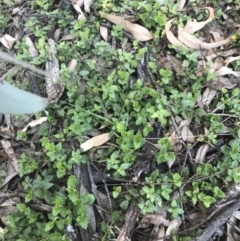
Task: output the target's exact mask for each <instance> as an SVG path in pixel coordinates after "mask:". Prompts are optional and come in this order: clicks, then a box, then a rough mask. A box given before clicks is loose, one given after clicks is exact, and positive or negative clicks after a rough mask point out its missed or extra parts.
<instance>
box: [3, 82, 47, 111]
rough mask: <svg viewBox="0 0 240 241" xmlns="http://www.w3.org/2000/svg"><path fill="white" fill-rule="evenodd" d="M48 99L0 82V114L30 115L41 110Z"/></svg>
mask: <svg viewBox="0 0 240 241" xmlns="http://www.w3.org/2000/svg"><path fill="white" fill-rule="evenodd" d="M47 104H48V99H46V98H42V97H40V96H37V95H34V94H32V93H30V92H27V91H25V90H21V89H19V88H17V87H16V86H14V85H11V84H9V83H8V82H7V81H3V82H2V83H1V82H0V113H3V114H19V115H20V114H31V113H35V112H38V111H41V110H43V109H44V108H45V107H46V106H47Z"/></svg>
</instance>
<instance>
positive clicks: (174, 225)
mask: <svg viewBox="0 0 240 241" xmlns="http://www.w3.org/2000/svg"><path fill="white" fill-rule="evenodd" d="M181 223H182V222H181V221H180V220H172V221H171V222H170V224H169V226H168V228H167V231H166V236H169V235H171V233H172V231H174V230H178V228H179V226H180V225H181Z"/></svg>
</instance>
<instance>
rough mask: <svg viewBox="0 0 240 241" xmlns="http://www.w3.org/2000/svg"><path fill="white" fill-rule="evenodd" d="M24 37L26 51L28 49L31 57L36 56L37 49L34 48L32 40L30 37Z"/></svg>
mask: <svg viewBox="0 0 240 241" xmlns="http://www.w3.org/2000/svg"><path fill="white" fill-rule="evenodd" d="M25 39H26V45H27V46H28V51H29V55H30V56H31V57H36V56H38V51H37V49H36V48H35V45H34V43H33V42H32V40H31V39H30V37H28V36H27V37H25Z"/></svg>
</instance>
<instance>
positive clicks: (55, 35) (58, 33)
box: [53, 28, 62, 42]
mask: <svg viewBox="0 0 240 241" xmlns="http://www.w3.org/2000/svg"><path fill="white" fill-rule="evenodd" d="M61 31H62V30H61V28H58V29H56V30H55V32H54V35H53V39H54V41H56V42H57V41H58V40H59V37H60V34H61Z"/></svg>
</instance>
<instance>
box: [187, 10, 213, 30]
mask: <svg viewBox="0 0 240 241" xmlns="http://www.w3.org/2000/svg"><path fill="white" fill-rule="evenodd" d="M200 9H208V11H209V17H208V19H207V20H206V21H202V22H197V20H196V19H189V20H188V22H187V24H186V25H185V27H184V31H185V32H187V33H195V32H197V31H199V30H200V29H202V28H203V27H204V26H205V25H206V24H208V23H209V22H211V21H212V20H213V19H214V9H213V8H211V7H205V8H200Z"/></svg>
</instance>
